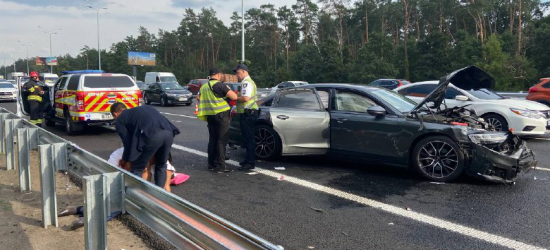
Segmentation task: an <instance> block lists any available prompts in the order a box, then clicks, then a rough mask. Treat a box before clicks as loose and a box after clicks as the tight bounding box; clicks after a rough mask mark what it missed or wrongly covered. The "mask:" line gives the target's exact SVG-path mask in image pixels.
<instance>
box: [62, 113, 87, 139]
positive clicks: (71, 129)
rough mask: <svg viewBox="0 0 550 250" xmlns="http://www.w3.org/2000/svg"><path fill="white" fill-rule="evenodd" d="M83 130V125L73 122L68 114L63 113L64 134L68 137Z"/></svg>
mask: <svg viewBox="0 0 550 250" xmlns="http://www.w3.org/2000/svg"><path fill="white" fill-rule="evenodd" d="M82 130H84V124H81V123H77V122H74V121H73V120H72V117H71V114H69V112H66V113H65V132H67V134H68V135H76V134H78V133H80V132H82Z"/></svg>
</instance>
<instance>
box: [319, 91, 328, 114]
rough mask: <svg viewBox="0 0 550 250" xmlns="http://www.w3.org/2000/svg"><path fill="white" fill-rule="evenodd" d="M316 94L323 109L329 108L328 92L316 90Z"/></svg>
mask: <svg viewBox="0 0 550 250" xmlns="http://www.w3.org/2000/svg"><path fill="white" fill-rule="evenodd" d="M317 94H318V95H319V99H321V103H322V104H323V107H324V108H325V109H328V108H329V99H330V92H329V91H328V90H320V89H318V90H317Z"/></svg>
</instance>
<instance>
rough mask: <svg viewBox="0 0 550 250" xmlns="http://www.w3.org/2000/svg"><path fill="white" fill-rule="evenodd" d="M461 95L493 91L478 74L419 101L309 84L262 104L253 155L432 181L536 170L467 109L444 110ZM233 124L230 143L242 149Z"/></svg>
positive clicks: (497, 177) (470, 72)
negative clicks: (349, 163) (323, 161)
mask: <svg viewBox="0 0 550 250" xmlns="http://www.w3.org/2000/svg"><path fill="white" fill-rule="evenodd" d="M451 82H452V83H453V84H454V85H455V86H457V87H459V88H465V89H478V88H492V87H494V79H493V78H492V77H491V76H489V75H488V74H487V73H485V72H484V71H483V70H481V69H479V68H477V67H474V66H472V67H467V68H464V69H460V70H457V71H455V72H453V73H451V74H449V75H447V76H446V77H444V78H443V79H442V80H441V81H440V83H439V86H438V88H436V89H435V90H434V91H433V92H432V93H430V95H428V96H427V97H426V98H425V99H424V101H423V102H421V103H419V104H416V103H414V102H413V101H411V100H409V99H408V98H406V97H404V96H402V95H400V94H398V93H395V92H392V91H389V90H385V89H380V88H376V87H367V86H357V85H348V84H310V85H307V86H299V87H292V88H286V89H282V90H279V91H278V92H277V94H276V95H275V96H273V97H271V98H266V99H264V100H263V102H262V103H261V105H260V109H261V111H260V115H259V118H258V124H257V127H256V131H255V135H256V156H257V157H258V158H260V159H276V158H277V157H279V156H281V155H321V154H328V155H331V156H335V157H343V158H346V159H357V160H360V161H361V160H362V161H367V162H372V163H381V164H387V165H396V166H401V167H407V168H412V169H414V170H415V171H416V172H417V173H419V174H420V175H421V176H422V177H424V178H426V179H428V180H430V181H439V182H446V181H451V180H453V179H456V178H457V177H459V176H460V175H462V174H463V173H466V174H468V175H471V176H474V177H479V178H482V179H485V180H489V181H494V182H502V183H513V182H514V181H515V180H516V178H517V177H518V174H519V173H520V172H522V171H525V170H527V169H529V168H531V167H533V166H535V165H536V164H537V161H536V160H535V157H534V154H533V152H532V151H531V150H530V149H529V148H528V147H527V145H526V143H525V142H524V141H523V140H521V139H520V138H518V137H516V136H514V135H513V134H512V133H509V132H507V133H503V132H495V131H493V128H491V127H490V125H489V124H487V123H486V122H485V121H484V120H483V119H481V118H479V117H477V116H476V114H475V112H473V111H470V110H469V109H468V107H455V108H450V109H446V108H444V107H445V103H444V95H445V90H446V89H447V86H448V85H449V83H451ZM238 120H239V119H238V117H233V119H232V122H231V126H230V136H229V138H230V142H232V143H234V144H239V145H241V144H242V141H241V136H240V135H241V133H240V126H239V123H238Z"/></svg>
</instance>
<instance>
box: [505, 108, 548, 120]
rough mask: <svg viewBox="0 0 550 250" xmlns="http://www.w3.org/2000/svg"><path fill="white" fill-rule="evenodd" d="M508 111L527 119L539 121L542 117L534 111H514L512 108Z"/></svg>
mask: <svg viewBox="0 0 550 250" xmlns="http://www.w3.org/2000/svg"><path fill="white" fill-rule="evenodd" d="M510 110H511V111H512V112H514V113H516V114H517V115H521V116H525V117H528V118H533V119H540V118H541V117H542V113H541V112H539V111H536V110H528V109H514V108H511V109H510Z"/></svg>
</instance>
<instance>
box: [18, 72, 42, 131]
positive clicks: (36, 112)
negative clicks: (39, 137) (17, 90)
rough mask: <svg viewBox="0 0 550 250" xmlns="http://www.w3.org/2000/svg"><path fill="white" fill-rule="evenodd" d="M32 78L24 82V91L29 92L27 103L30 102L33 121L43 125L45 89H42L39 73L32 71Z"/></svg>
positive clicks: (35, 123)
mask: <svg viewBox="0 0 550 250" xmlns="http://www.w3.org/2000/svg"><path fill="white" fill-rule="evenodd" d="M30 77H31V79H30V80H29V81H28V82H26V83H25V84H23V91H25V92H27V94H28V95H27V103H28V104H29V113H30V116H31V123H32V124H34V125H37V126H42V106H41V103H42V96H43V95H44V91H43V90H42V84H41V83H40V79H39V78H38V73H37V72H36V71H32V72H31V74H30Z"/></svg>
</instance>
